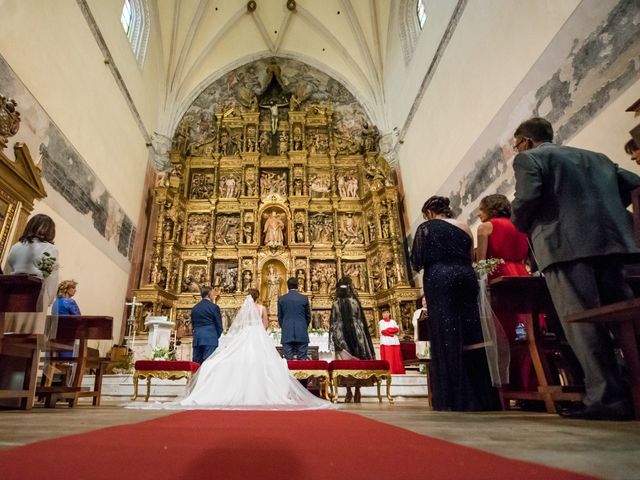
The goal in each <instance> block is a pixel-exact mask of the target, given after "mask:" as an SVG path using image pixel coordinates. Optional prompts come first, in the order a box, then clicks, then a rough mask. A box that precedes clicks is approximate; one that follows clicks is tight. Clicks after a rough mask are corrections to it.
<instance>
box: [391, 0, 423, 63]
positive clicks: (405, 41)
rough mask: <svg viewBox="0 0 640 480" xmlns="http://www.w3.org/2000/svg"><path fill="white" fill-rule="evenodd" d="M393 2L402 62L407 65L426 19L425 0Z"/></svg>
mask: <svg viewBox="0 0 640 480" xmlns="http://www.w3.org/2000/svg"><path fill="white" fill-rule="evenodd" d="M394 4H395V5H397V6H398V10H397V12H398V13H397V15H398V17H397V18H398V21H399V22H400V40H401V45H402V52H403V53H404V63H405V64H406V65H408V64H409V62H410V61H411V58H412V57H413V51H414V50H415V48H416V44H417V43H418V38H419V37H420V33H422V28H423V27H424V24H425V22H426V20H427V13H426V7H425V0H402V1H399V2H397V3H395V2H394Z"/></svg>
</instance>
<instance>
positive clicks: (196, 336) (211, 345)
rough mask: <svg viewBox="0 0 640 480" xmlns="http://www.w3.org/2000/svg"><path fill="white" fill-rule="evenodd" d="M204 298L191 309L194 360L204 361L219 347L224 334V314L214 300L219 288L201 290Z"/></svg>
mask: <svg viewBox="0 0 640 480" xmlns="http://www.w3.org/2000/svg"><path fill="white" fill-rule="evenodd" d="M200 295H201V296H202V300H200V302H198V303H197V304H196V305H195V306H194V307H193V308H192V309H191V326H192V327H193V361H194V362H198V363H202V362H204V361H205V360H206V359H207V358H208V357H209V356H210V355H211V354H212V353H213V352H214V351H215V349H216V348H217V347H218V339H219V338H220V335H222V315H221V314H220V307H218V305H216V304H215V303H214V302H215V301H216V297H217V296H218V290H217V289H215V288H214V289H212V288H210V287H204V288H203V289H201V290H200Z"/></svg>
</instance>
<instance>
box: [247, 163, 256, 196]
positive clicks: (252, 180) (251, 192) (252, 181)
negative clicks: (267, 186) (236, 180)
mask: <svg viewBox="0 0 640 480" xmlns="http://www.w3.org/2000/svg"><path fill="white" fill-rule="evenodd" d="M244 184H245V195H246V196H247V197H254V196H256V195H257V194H258V187H257V185H256V169H255V168H247V170H246V171H245V174H244Z"/></svg>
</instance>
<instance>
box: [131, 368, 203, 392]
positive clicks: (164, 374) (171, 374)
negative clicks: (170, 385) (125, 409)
mask: <svg viewBox="0 0 640 480" xmlns="http://www.w3.org/2000/svg"><path fill="white" fill-rule="evenodd" d="M134 368H135V372H134V374H133V397H132V400H135V399H137V398H138V382H139V381H140V379H146V380H147V393H146V395H145V397H144V401H145V402H148V401H149V396H150V395H151V379H152V378H159V379H162V380H179V379H181V378H186V379H190V378H191V377H192V376H193V374H194V373H195V372H196V371H198V368H200V364H199V363H197V362H188V361H182V360H138V361H137V362H136V363H135V366H134Z"/></svg>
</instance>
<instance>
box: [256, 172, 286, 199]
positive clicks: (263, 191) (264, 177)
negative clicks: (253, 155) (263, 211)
mask: <svg viewBox="0 0 640 480" xmlns="http://www.w3.org/2000/svg"><path fill="white" fill-rule="evenodd" d="M274 194H275V195H280V196H281V197H286V196H287V174H286V173H284V172H283V173H281V174H278V173H275V172H261V174H260V196H261V197H267V196H269V195H274Z"/></svg>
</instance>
